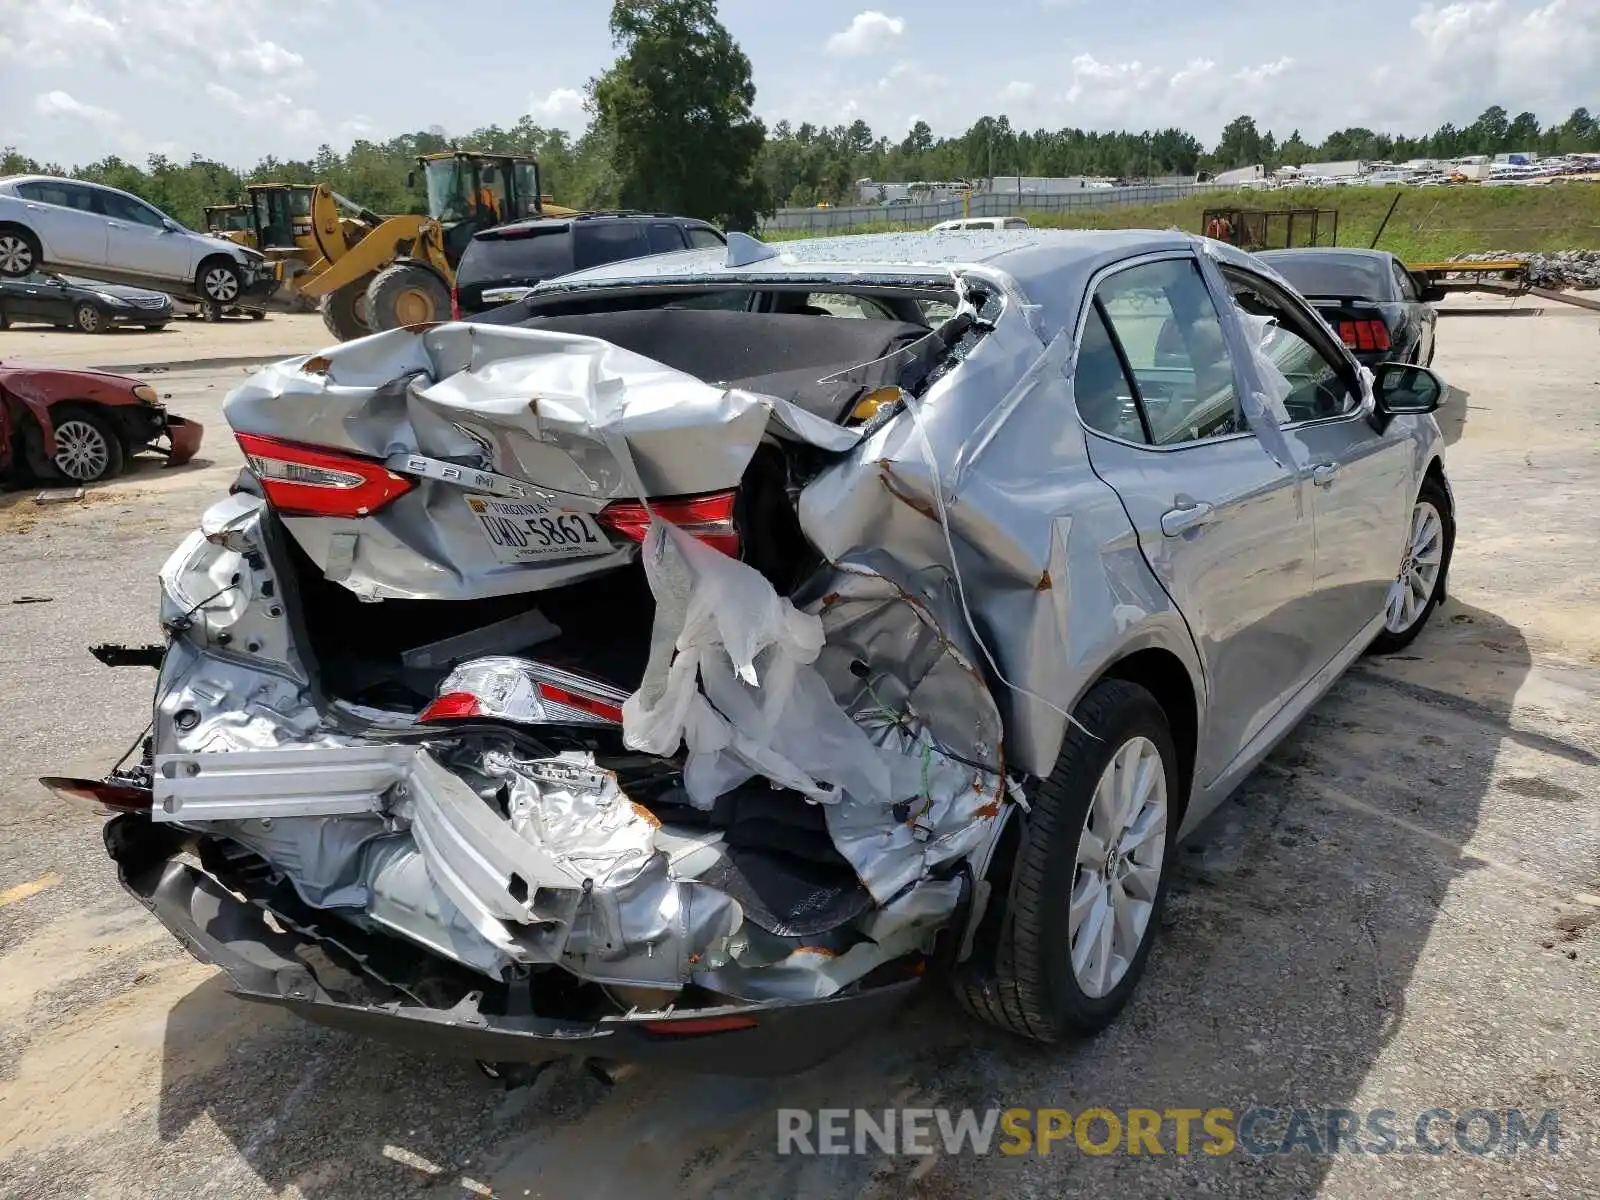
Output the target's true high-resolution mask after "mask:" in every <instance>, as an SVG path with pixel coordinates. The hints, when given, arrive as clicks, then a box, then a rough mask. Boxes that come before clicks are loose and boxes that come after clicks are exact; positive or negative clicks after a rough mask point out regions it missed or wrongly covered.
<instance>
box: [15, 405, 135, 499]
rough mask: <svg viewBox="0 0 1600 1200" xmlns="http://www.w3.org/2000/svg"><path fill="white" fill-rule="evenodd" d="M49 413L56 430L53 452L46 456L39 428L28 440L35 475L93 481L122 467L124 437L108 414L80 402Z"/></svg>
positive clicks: (76, 481)
mask: <svg viewBox="0 0 1600 1200" xmlns="http://www.w3.org/2000/svg"><path fill="white" fill-rule="evenodd" d="M50 415H51V419H52V421H53V423H54V425H55V433H56V452H55V454H54V456H53V457H51V458H46V457H45V456H44V446H43V438H42V437H40V436H38V435H37V431H35V434H34V436H32V437H30V438H29V439H28V442H27V449H26V453H27V458H28V469H29V470H30V471H32V472H33V473H34V474H35V475H36V476H38V477H39V478H40V479H65V480H67V481H68V482H71V483H94V482H95V481H96V480H99V479H108V478H110V477H111V476H113V475H115V474H117V473H118V472H120V471H121V470H122V464H123V460H124V456H125V455H124V451H123V448H122V439H121V438H119V437H118V436H117V431H116V430H115V429H114V428H112V425H111V422H110V421H107V420H106V419H105V417H103V416H101V415H100V414H99V413H97V412H95V411H94V410H93V409H92V408H87V407H80V406H78V405H60V406H58V407H57V408H56V409H55V410H54V411H53V412H52V413H51V414H50Z"/></svg>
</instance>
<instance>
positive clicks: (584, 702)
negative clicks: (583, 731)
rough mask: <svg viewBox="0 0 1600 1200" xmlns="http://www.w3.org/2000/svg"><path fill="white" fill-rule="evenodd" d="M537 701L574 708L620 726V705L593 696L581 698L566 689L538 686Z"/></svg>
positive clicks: (542, 684) (544, 685)
mask: <svg viewBox="0 0 1600 1200" xmlns="http://www.w3.org/2000/svg"><path fill="white" fill-rule="evenodd" d="M539 699H541V700H545V701H548V702H549V703H551V704H561V705H565V706H566V707H567V708H575V709H577V710H578V711H579V712H586V713H588V714H589V715H590V716H591V717H599V718H600V719H601V720H602V721H615V722H616V723H617V724H618V725H621V724H622V705H620V704H611V703H609V702H608V701H605V700H599V699H596V698H595V697H594V696H583V695H580V694H579V693H577V692H574V691H569V690H568V689H567V688H563V687H557V686H556V685H555V684H553V683H541V684H540V685H539Z"/></svg>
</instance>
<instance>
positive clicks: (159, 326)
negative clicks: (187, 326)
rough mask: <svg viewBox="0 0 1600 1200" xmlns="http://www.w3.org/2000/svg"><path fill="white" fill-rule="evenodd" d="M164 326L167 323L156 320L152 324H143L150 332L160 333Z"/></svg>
mask: <svg viewBox="0 0 1600 1200" xmlns="http://www.w3.org/2000/svg"><path fill="white" fill-rule="evenodd" d="M166 327H167V323H166V322H165V321H157V322H156V323H155V324H154V325H146V326H145V328H146V329H148V330H149V331H150V332H151V333H160V332H161V331H162V330H163V329H165V328H166Z"/></svg>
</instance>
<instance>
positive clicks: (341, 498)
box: [236, 433, 413, 517]
mask: <svg viewBox="0 0 1600 1200" xmlns="http://www.w3.org/2000/svg"><path fill="white" fill-rule="evenodd" d="M236 436H237V437H238V439H239V448H240V449H242V450H243V451H244V454H245V458H246V459H248V460H249V463H250V470H251V472H252V473H253V474H254V475H255V477H256V478H257V479H259V480H260V481H261V487H262V490H263V491H265V492H266V494H267V499H268V500H270V501H271V502H272V506H273V507H274V508H276V509H277V510H278V511H279V512H280V513H283V514H285V515H287V516H297V517H365V516H367V515H368V514H370V513H375V512H377V511H378V510H379V509H380V508H382V507H383V506H384V505H386V504H389V503H391V502H392V501H394V500H396V499H398V498H399V497H401V496H403V495H405V494H406V493H407V492H409V491H410V490H411V488H412V486H413V484H412V482H411V480H409V479H407V478H405V477H404V476H402V475H396V474H395V473H394V472H393V471H391V470H389V468H388V467H386V466H384V465H383V464H382V463H381V462H376V461H374V460H372V459H370V458H358V457H357V456H356V455H353V454H342V453H340V452H338V451H335V450H325V449H322V448H319V447H315V446H301V445H298V444H296V443H294V442H281V441H279V440H278V439H277V438H270V437H261V436H260V435H259V434H254V433H241V434H237V435H236Z"/></svg>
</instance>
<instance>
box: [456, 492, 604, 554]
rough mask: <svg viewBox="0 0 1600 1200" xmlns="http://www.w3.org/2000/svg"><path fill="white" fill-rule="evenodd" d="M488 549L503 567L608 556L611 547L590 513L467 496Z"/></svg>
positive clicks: (535, 501) (495, 498)
mask: <svg viewBox="0 0 1600 1200" xmlns="http://www.w3.org/2000/svg"><path fill="white" fill-rule="evenodd" d="M466 500H467V507H468V508H469V509H471V510H472V515H473V516H474V517H476V518H477V520H478V526H479V528H480V529H482V530H483V536H484V537H485V538H486V539H488V542H489V549H490V550H491V551H492V552H493V553H494V556H495V557H496V558H497V559H499V560H500V561H501V562H504V563H531V562H548V561H549V560H551V559H555V558H583V557H585V556H586V555H590V554H608V553H610V551H611V543H610V542H609V541H608V540H606V536H605V534H604V533H602V532H601V531H600V526H599V525H598V524H596V523H595V519H594V518H593V517H591V516H589V515H588V514H587V513H581V512H572V511H570V510H568V509H562V508H557V507H556V506H555V505H553V504H545V503H543V502H542V501H539V500H505V499H501V498H500V497H497V496H468V497H467V498H466Z"/></svg>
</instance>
